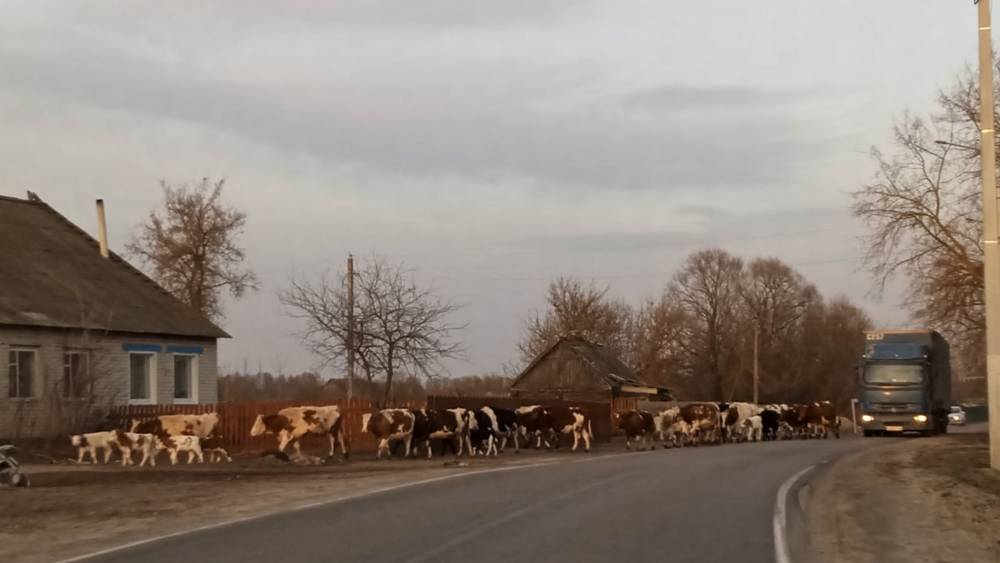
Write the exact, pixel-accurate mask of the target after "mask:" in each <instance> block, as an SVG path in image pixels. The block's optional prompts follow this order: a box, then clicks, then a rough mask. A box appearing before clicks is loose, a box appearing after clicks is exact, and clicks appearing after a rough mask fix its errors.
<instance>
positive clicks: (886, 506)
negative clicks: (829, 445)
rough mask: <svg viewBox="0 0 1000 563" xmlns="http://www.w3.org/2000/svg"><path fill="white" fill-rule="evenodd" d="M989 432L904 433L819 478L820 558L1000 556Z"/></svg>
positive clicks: (912, 561)
mask: <svg viewBox="0 0 1000 563" xmlns="http://www.w3.org/2000/svg"><path fill="white" fill-rule="evenodd" d="M988 458H989V451H988V447H987V442H986V435H984V434H961V435H959V434H956V435H948V436H940V437H935V438H913V439H904V440H900V441H898V442H894V443H891V444H888V445H886V446H884V447H878V448H873V449H868V450H863V451H860V452H856V453H853V454H850V455H848V456H845V457H844V458H841V459H840V460H838V461H837V462H836V463H835V464H834V465H833V466H832V467H830V468H828V469H827V470H826V471H824V472H823V473H822V474H821V475H819V476H818V477H817V478H816V479H814V481H813V482H812V487H813V493H812V495H811V499H810V502H809V514H808V522H809V529H810V544H811V549H812V556H813V560H814V561H815V562H816V563H868V562H871V563H894V562H897V561H898V562H905V563H922V562H927V563H950V562H956V563H957V562H962V563H966V562H971V561H975V562H977V563H980V562H982V563H989V562H997V563H1000V473H997V472H994V471H993V470H991V469H990V468H989V459H988Z"/></svg>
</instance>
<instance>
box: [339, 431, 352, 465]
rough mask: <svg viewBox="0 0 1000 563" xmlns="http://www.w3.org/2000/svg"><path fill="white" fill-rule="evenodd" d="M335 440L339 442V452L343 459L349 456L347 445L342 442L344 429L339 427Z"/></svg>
mask: <svg viewBox="0 0 1000 563" xmlns="http://www.w3.org/2000/svg"><path fill="white" fill-rule="evenodd" d="M337 441H338V442H340V453H341V455H343V456H344V459H347V458H349V457H350V456H351V452H349V451H347V446H346V445H345V444H344V429H343V428H341V429H340V431H339V432H337Z"/></svg>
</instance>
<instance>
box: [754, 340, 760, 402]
mask: <svg viewBox="0 0 1000 563" xmlns="http://www.w3.org/2000/svg"><path fill="white" fill-rule="evenodd" d="M759 339H760V329H759V327H758V326H757V324H756V323H754V325H753V404H755V405H759V404H760V371H759V370H758V368H759V364H758V362H757V348H758V346H757V344H758V340H759Z"/></svg>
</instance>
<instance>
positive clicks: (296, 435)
mask: <svg viewBox="0 0 1000 563" xmlns="http://www.w3.org/2000/svg"><path fill="white" fill-rule="evenodd" d="M263 434H274V435H275V436H277V437H278V451H281V452H284V451H285V448H287V447H288V445H289V444H292V445H293V446H294V447H295V454H296V455H299V456H301V455H302V447H301V446H300V445H299V439H300V438H302V437H303V436H305V435H306V434H320V435H326V436H327V437H328V438H329V439H330V454H329V455H330V456H333V455H334V454H335V453H336V450H337V448H336V445H337V443H338V442H339V443H340V451H341V452H342V453H343V454H344V457H345V458H346V457H347V456H348V455H349V453H348V451H347V446H346V445H345V444H344V425H343V417H342V416H341V414H340V407H338V406H337V405H330V406H323V407H313V406H304V407H287V408H283V409H281V410H279V411H278V412H277V413H275V414H268V415H262V414H258V415H257V419H256V420H255V421H254V423H253V427H251V428H250V435H251V436H261V435H263Z"/></svg>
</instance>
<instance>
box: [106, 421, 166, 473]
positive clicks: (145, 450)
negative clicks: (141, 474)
mask: <svg viewBox="0 0 1000 563" xmlns="http://www.w3.org/2000/svg"><path fill="white" fill-rule="evenodd" d="M114 443H115V445H116V446H118V450H119V451H121V453H122V465H123V466H124V465H134V462H133V461H132V452H133V451H140V452H142V460H141V461H139V467H142V466H143V465H146V462H147V461H148V462H149V464H150V465H152V466H156V452H157V450H156V444H157V439H156V437H155V436H153V435H152V434H136V433H135V432H122V431H121V430H115V431H114Z"/></svg>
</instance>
